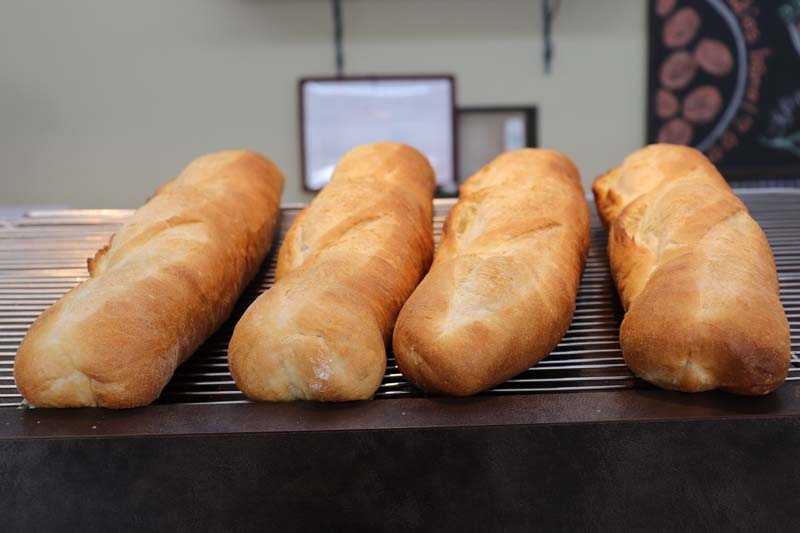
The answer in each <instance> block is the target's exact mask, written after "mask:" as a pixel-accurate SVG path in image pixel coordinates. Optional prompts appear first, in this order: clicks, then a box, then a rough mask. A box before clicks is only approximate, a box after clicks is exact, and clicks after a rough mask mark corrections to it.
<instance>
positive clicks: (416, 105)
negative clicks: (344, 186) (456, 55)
mask: <svg viewBox="0 0 800 533" xmlns="http://www.w3.org/2000/svg"><path fill="white" fill-rule="evenodd" d="M299 92H300V95H299V96H300V158H301V169H302V173H303V186H304V188H305V189H306V190H309V191H318V190H319V189H321V188H322V187H323V186H324V185H325V184H326V183H327V182H328V181H329V180H330V178H331V175H332V174H333V169H334V167H335V166H336V163H337V162H338V161H339V159H340V158H341V157H342V155H344V154H345V152H347V151H348V150H350V149H351V148H354V147H355V146H358V145H360V144H365V143H372V142H378V141H395V142H402V143H405V144H409V145H411V146H413V147H415V148H416V149H418V150H419V151H420V152H422V153H423V154H425V156H427V158H428V160H429V161H430V162H431V165H432V166H433V168H434V170H435V171H436V182H437V186H438V189H439V191H441V192H444V193H451V192H453V191H455V190H456V188H457V185H456V178H457V176H458V171H457V167H458V163H457V161H456V153H457V152H456V147H457V134H456V117H455V80H454V78H453V77H452V76H449V75H442V76H433V75H430V76H368V77H367V76H365V77H344V78H304V79H301V80H300V82H299Z"/></svg>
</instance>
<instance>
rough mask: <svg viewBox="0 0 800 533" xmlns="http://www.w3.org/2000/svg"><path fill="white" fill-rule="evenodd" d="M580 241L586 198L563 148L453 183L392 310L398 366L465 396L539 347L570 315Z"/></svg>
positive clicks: (519, 365) (502, 376)
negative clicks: (433, 247) (419, 274)
mask: <svg viewBox="0 0 800 533" xmlns="http://www.w3.org/2000/svg"><path fill="white" fill-rule="evenodd" d="M588 248H589V208H588V206H587V204H586V198H585V197H584V194H583V188H582V187H581V184H580V176H579V175H578V170H577V169H576V168H575V165H574V164H573V163H572V162H571V161H570V160H569V158H567V157H566V156H564V155H563V154H560V153H558V152H555V151H552V150H536V149H525V150H518V151H514V152H508V153H505V154H502V155H501V156H499V157H498V158H496V159H495V160H494V161H493V162H492V163H491V164H489V165H488V166H486V167H484V168H483V169H481V170H480V171H479V172H478V173H477V174H475V175H474V176H472V177H471V178H470V179H469V180H467V182H466V183H465V184H464V185H463V186H462V188H461V194H460V199H459V201H458V203H457V204H456V205H455V206H454V207H453V209H452V210H451V211H450V214H449V215H448V217H447V220H446V221H445V225H444V230H443V233H442V241H441V244H440V247H439V250H438V251H437V252H436V257H435V259H434V263H433V266H432V267H431V270H430V272H429V273H428V274H427V276H425V279H424V280H423V281H422V283H421V284H420V285H419V287H418V288H417V289H416V290H415V291H414V294H413V295H412V296H411V298H409V300H408V302H406V304H405V306H404V307H403V310H402V311H401V312H400V316H399V317H398V320H397V325H396V327H395V331H394V352H395V357H396V358H397V362H398V364H399V366H400V369H401V370H402V372H403V375H405V376H406V378H408V379H409V380H410V381H412V382H413V383H414V384H416V385H417V386H418V387H420V388H422V389H423V390H426V391H430V392H437V393H443V394H450V395H456V396H466V395H470V394H475V393H477V392H479V391H482V390H485V389H488V388H490V387H492V386H494V385H496V384H498V383H502V382H503V381H505V380H507V379H509V378H511V377H513V376H514V375H516V374H519V373H520V372H522V371H524V370H525V369H527V368H528V367H530V366H531V365H532V364H534V363H536V362H537V361H539V360H541V359H542V358H544V357H546V356H547V355H548V354H549V353H550V351H551V350H552V349H553V348H554V347H555V346H556V344H558V342H559V340H560V339H561V337H562V336H563V335H564V333H565V332H566V330H567V328H568V327H569V324H570V322H571V320H572V314H573V312H574V310H575V298H576V295H577V291H578V284H579V283H580V278H581V273H582V272H583V267H584V264H585V261H586V255H587V253H588Z"/></svg>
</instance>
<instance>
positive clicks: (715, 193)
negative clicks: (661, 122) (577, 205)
mask: <svg viewBox="0 0 800 533" xmlns="http://www.w3.org/2000/svg"><path fill="white" fill-rule="evenodd" d="M593 190H594V193H595V199H596V201H597V207H598V212H600V213H601V216H603V218H604V220H605V222H606V224H607V225H610V227H611V229H610V233H609V242H608V253H609V262H610V264H611V272H612V274H613V276H614V280H615V282H616V285H617V289H618V290H619V293H620V298H621V300H622V303H623V306H624V307H625V308H626V310H627V313H626V315H625V319H624V320H623V322H622V327H621V329H620V343H621V345H622V351H623V356H624V357H625V362H626V363H627V364H628V366H629V367H630V368H631V369H632V370H633V371H634V373H636V374H637V375H638V376H640V377H642V378H643V379H646V380H648V381H650V382H652V383H654V384H656V385H659V386H661V387H663V388H667V389H674V390H680V391H687V392H697V391H704V390H711V389H717V388H719V389H723V390H727V391H731V392H735V393H739V394H766V393H768V392H770V391H772V390H774V389H775V388H777V387H778V386H780V385H781V383H783V381H784V380H785V378H786V373H787V370H788V367H789V361H790V358H791V354H790V351H789V350H790V345H789V342H790V339H789V324H788V322H787V320H786V315H785V314H784V311H783V307H782V306H781V302H780V297H779V292H778V278H777V274H776V271H775V263H774V260H773V257H772V251H771V249H770V247H769V243H768V242H767V240H766V237H765V236H764V234H763V232H762V231H761V228H760V227H759V226H758V224H757V223H756V222H755V221H754V220H753V219H752V218H751V217H750V215H749V213H748V212H747V209H746V208H745V206H744V204H742V202H741V201H740V200H739V199H738V198H737V197H736V195H734V194H733V192H732V191H731V190H730V187H729V186H728V184H727V183H726V182H725V179H724V178H723V177H722V176H721V175H720V174H719V172H718V171H717V170H716V168H715V167H714V165H713V164H712V163H711V162H710V161H708V159H706V157H705V156H703V155H702V154H701V153H700V152H698V151H697V150H694V149H692V148H687V147H683V146H672V145H663V144H662V145H653V146H648V147H646V148H643V149H642V150H639V151H637V152H634V153H633V154H632V155H631V156H629V157H628V158H627V159H626V160H625V162H624V163H623V165H622V166H621V167H619V168H617V169H615V170H613V171H611V173H609V174H606V175H605V176H603V177H600V178H598V179H597V181H595V184H594V187H593Z"/></svg>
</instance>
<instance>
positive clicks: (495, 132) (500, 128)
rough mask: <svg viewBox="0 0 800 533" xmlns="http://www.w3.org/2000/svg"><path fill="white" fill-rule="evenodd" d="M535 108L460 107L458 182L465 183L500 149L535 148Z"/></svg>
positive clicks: (536, 125)
mask: <svg viewBox="0 0 800 533" xmlns="http://www.w3.org/2000/svg"><path fill="white" fill-rule="evenodd" d="M537 128H538V124H537V114H536V107H532V106H527V107H525V106H502V107H460V108H458V142H459V152H458V168H459V175H458V182H459V183H463V182H464V181H465V180H466V179H467V178H469V177H470V176H471V175H473V174H474V173H475V172H476V171H478V170H479V169H480V168H481V167H483V166H484V165H486V164H487V163H489V162H490V161H491V160H492V159H494V158H495V157H497V155H498V154H500V153H501V152H505V151H508V150H517V149H520V148H525V147H536V146H537V145H538V139H537Z"/></svg>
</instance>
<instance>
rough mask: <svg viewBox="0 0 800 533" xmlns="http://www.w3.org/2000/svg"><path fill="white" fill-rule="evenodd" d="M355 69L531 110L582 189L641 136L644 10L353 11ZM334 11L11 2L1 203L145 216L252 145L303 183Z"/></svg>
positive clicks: (248, 0)
mask: <svg viewBox="0 0 800 533" xmlns="http://www.w3.org/2000/svg"><path fill="white" fill-rule="evenodd" d="M343 4H344V13H345V20H344V22H345V40H346V48H345V50H346V60H347V71H348V72H349V73H352V74H360V73H411V72H414V73H416V72H430V73H443V72H444V73H454V74H455V75H456V77H457V79H458V100H459V103H460V104H462V105H491V104H514V103H535V104H537V105H539V108H540V142H541V144H542V145H543V146H547V147H553V148H558V149H560V150H562V151H564V152H566V153H567V154H568V155H570V156H571V157H573V158H574V159H575V161H576V162H577V163H578V165H579V166H580V168H581V172H582V174H583V177H584V183H588V182H589V181H590V179H591V178H592V177H594V176H595V175H596V174H597V173H599V172H602V171H604V170H605V169H606V168H608V167H609V166H611V165H613V164H615V163H616V162H618V161H619V160H620V159H621V158H622V157H623V156H624V155H625V154H626V153H627V152H629V151H631V150H633V149H635V148H636V147H638V146H639V145H640V144H641V143H642V142H643V139H644V107H645V103H644V87H645V71H644V69H645V2H643V1H641V0H563V2H562V8H561V12H560V14H559V16H558V18H557V20H556V22H555V30H554V38H555V47H556V48H555V53H556V57H555V63H554V71H553V74H552V75H551V76H549V77H547V76H544V75H543V72H542V60H541V55H542V53H541V52H542V43H541V17H540V10H541V4H540V0H498V1H496V2H490V1H478V0H405V1H397V0H343ZM330 11H331V9H330V3H329V1H328V0H168V1H163V0H136V1H130V0H71V1H69V2H63V1H59V0H41V1H36V2H21V1H13V0H0V180H2V181H0V205H2V204H5V205H8V204H21V203H26V204H31V203H36V204H46V203H64V204H68V205H71V206H74V207H100V206H105V207H134V206H137V205H139V204H141V203H142V201H144V199H145V198H146V197H147V196H148V195H149V194H150V193H151V192H152V191H153V190H154V189H155V188H156V187H157V186H158V185H159V184H160V183H162V182H163V181H166V180H168V179H170V178H171V177H173V176H175V175H176V174H177V173H178V172H179V171H180V169H181V168H182V167H183V166H184V165H185V164H186V163H187V162H188V161H189V160H190V159H191V158H192V157H194V156H197V155H199V154H202V153H204V152H208V151H213V150H219V149H224V148H233V147H250V148H253V149H256V150H259V151H261V152H263V153H265V154H268V155H269V156H270V157H272V158H273V159H274V160H275V161H276V162H277V163H278V165H279V166H280V167H281V168H282V169H283V170H284V172H285V173H286V175H287V178H288V182H287V186H286V190H285V193H284V199H285V200H287V201H296V200H302V199H304V198H306V197H305V196H304V194H303V193H302V192H301V187H300V183H299V177H298V171H299V161H298V160H299V156H298V146H297V139H298V126H297V100H296V81H297V79H298V78H299V77H301V76H304V75H314V74H331V73H332V69H333V51H332V46H331V35H332V31H331V28H332V24H331V20H330Z"/></svg>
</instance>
